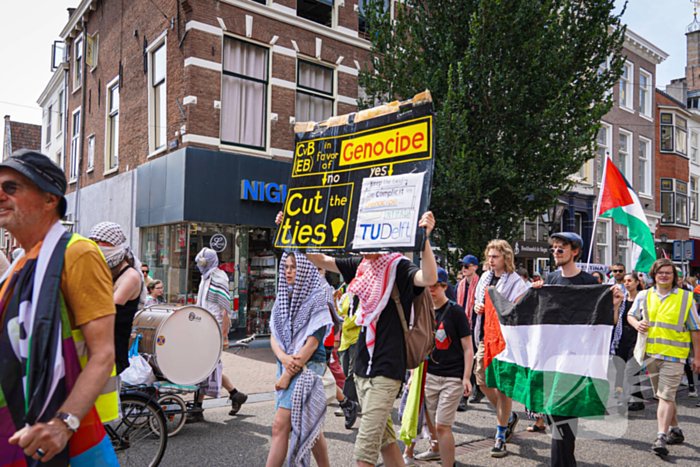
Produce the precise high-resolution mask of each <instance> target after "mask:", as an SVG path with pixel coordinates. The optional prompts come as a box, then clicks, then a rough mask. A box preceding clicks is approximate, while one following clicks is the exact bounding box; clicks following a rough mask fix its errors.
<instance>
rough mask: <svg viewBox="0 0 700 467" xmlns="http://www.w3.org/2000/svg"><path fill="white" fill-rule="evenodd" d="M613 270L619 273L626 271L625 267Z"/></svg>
mask: <svg viewBox="0 0 700 467" xmlns="http://www.w3.org/2000/svg"><path fill="white" fill-rule="evenodd" d="M613 272H614V273H615V274H617V273H620V272H625V270H624V269H613Z"/></svg>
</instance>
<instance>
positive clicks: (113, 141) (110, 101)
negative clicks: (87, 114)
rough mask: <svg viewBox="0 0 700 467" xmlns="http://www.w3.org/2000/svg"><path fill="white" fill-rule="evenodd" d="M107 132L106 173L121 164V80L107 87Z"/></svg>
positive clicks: (114, 81)
mask: <svg viewBox="0 0 700 467" xmlns="http://www.w3.org/2000/svg"><path fill="white" fill-rule="evenodd" d="M106 107H107V131H106V132H105V171H107V170H111V169H114V168H115V167H117V165H118V164H119V78H115V79H114V80H113V81H112V82H110V83H109V84H108V85H107V106H106Z"/></svg>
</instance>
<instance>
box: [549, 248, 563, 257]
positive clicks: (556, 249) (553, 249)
mask: <svg viewBox="0 0 700 467" xmlns="http://www.w3.org/2000/svg"><path fill="white" fill-rule="evenodd" d="M549 251H551V252H552V254H554V253H558V254H560V255H561V254H563V253H564V252H565V251H566V250H565V249H564V248H550V249H549Z"/></svg>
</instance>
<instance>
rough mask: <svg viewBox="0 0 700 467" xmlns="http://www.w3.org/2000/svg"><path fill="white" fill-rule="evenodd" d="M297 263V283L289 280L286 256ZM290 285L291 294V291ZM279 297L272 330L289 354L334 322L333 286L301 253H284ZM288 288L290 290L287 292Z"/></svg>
mask: <svg viewBox="0 0 700 467" xmlns="http://www.w3.org/2000/svg"><path fill="white" fill-rule="evenodd" d="M289 254H293V255H294V257H295V258H296V263H297V275H296V278H295V280H294V285H293V286H289V284H287V280H286V277H287V276H286V271H285V264H286V261H287V256H288V255H289ZM290 289H291V294H290V293H288V291H289V290H290ZM278 290H279V292H278V294H277V300H276V301H275V304H274V306H273V307H272V316H271V318H270V331H271V332H272V335H273V336H274V337H275V340H276V341H277V344H279V346H280V348H281V349H282V351H283V352H284V353H286V354H287V355H296V354H297V353H299V350H301V348H302V347H303V346H304V343H305V342H306V339H307V338H308V337H309V336H311V335H312V334H314V333H315V332H316V331H318V330H319V329H320V328H322V327H324V326H325V327H326V333H328V332H330V329H331V327H332V326H333V320H332V318H331V313H330V310H332V309H334V308H335V305H334V302H333V287H331V286H330V285H328V282H326V280H325V279H324V278H323V277H321V275H320V274H319V273H318V269H317V268H316V266H314V265H313V264H312V263H311V261H309V260H308V259H307V258H306V256H305V255H303V254H301V253H284V254H283V255H282V259H281V261H280V267H279V282H278ZM285 291H287V292H285Z"/></svg>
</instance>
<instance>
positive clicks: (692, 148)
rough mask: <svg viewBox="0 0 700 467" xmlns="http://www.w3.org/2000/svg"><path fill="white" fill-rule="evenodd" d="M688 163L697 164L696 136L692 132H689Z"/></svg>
mask: <svg viewBox="0 0 700 467" xmlns="http://www.w3.org/2000/svg"><path fill="white" fill-rule="evenodd" d="M690 162H692V163H693V164H697V163H698V134H697V133H695V132H694V131H691V132H690Z"/></svg>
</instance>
